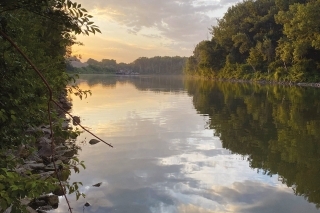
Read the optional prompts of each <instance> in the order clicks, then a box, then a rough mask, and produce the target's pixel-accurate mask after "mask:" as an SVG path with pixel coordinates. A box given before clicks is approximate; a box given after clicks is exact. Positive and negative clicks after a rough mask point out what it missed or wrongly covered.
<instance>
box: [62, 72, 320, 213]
mask: <svg viewBox="0 0 320 213" xmlns="http://www.w3.org/2000/svg"><path fill="white" fill-rule="evenodd" d="M92 79H95V80H92ZM81 82H82V83H81V87H90V88H91V89H92V92H93V96H92V97H90V98H89V99H87V100H85V101H82V102H81V101H79V100H78V99H76V98H74V108H73V113H75V114H79V115H81V118H82V119H83V121H82V123H83V124H84V125H85V126H89V127H91V128H92V131H93V132H95V133H97V134H99V136H100V137H102V138H103V139H105V140H106V141H108V142H111V143H112V144H113V145H114V146H115V148H114V149H109V148H108V147H106V146H105V145H104V144H96V145H94V146H91V145H89V144H86V143H84V144H83V145H82V146H83V148H82V149H83V151H82V152H81V154H80V156H79V158H80V159H81V160H84V161H85V164H86V166H87V169H86V170H83V171H81V172H80V174H73V175H72V176H71V181H82V182H83V185H84V186H83V187H82V188H81V189H80V190H81V191H82V192H84V193H86V195H87V197H86V198H82V199H80V200H79V201H75V200H74V198H73V197H71V198H70V199H71V205H72V206H73V208H74V212H82V211H83V209H82V206H83V204H84V203H85V202H89V203H90V204H91V206H90V207H88V208H85V212H122V213H123V212H142V213H144V212H147V213H151V212H190V213H196V212H201V213H207V212H319V211H318V210H317V209H316V208H315V205H314V204H311V203H308V202H307V201H306V200H305V199H304V198H303V197H301V196H295V195H294V194H293V191H292V189H291V188H288V187H287V186H286V185H285V184H282V182H283V183H287V184H288V181H287V179H288V178H287V177H286V176H285V175H284V174H282V173H281V172H280V168H281V169H284V170H286V171H288V172H289V171H290V172H291V171H292V173H294V172H296V174H298V173H299V171H298V170H297V169H296V170H291V169H292V168H295V167H294V165H296V164H295V162H290V163H281V162H282V161H284V160H282V158H281V153H279V152H280V151H285V150H283V148H279V147H278V149H279V150H280V151H279V150H278V149H276V147H275V145H276V144H278V143H277V142H274V145H273V146H271V145H269V144H268V143H269V141H276V140H275V138H277V137H276V136H277V135H278V133H277V131H278V130H277V128H276V127H278V126H279V125H280V124H281V125H284V123H283V122H282V123H281V122H280V121H277V122H276V121H275V120H274V117H276V114H275V115H274V114H273V113H275V111H278V110H279V109H280V108H279V107H280V106H275V105H273V104H272V102H271V100H272V99H275V98H274V97H275V95H273V94H272V93H271V92H270V90H271V89H272V90H275V91H279V92H280V93H282V95H286V94H287V92H285V90H282V89H281V88H276V89H274V88H272V87H270V88H269V89H268V88H265V89H263V88H262V89H261V88H260V87H258V88H251V87H250V86H246V85H243V86H241V89H239V88H238V87H239V86H234V87H233V86H232V85H231V86H230V85H227V84H213V83H212V82H211V83H209V82H202V81H200V82H195V81H191V80H189V81H185V82H184V81H183V80H182V79H181V78H176V79H172V78H160V77H156V78H152V77H148V78H146V77H142V76H138V77H135V78H122V79H117V78H112V79H109V78H108V77H105V78H104V77H102V76H98V77H97V76H85V77H84V78H82V81H81ZM108 82H109V83H108ZM164 82H167V83H164ZM110 85H112V86H110ZM184 88H187V91H186V90H185V89H184ZM259 91H260V92H259ZM288 92H289V89H288ZM315 96H316V94H315V95H314V97H313V98H315ZM280 97H282V99H283V96H281V95H280ZM301 97H302V96H301ZM257 98H258V99H257ZM310 98H312V97H310ZM264 99H266V100H264ZM282 99H281V102H279V103H278V104H279V105H280V104H282V103H284V102H286V101H287V100H290V99H289V97H287V96H285V99H284V100H283V101H282ZM276 100H278V99H276ZM292 100H293V99H292ZM268 101H269V102H270V103H269V102H268ZM297 101H298V100H297ZM267 102H268V103H267ZM297 103H298V102H297ZM289 106H292V104H289ZM304 106H307V104H305V105H304ZM257 108H259V109H257ZM259 110H261V111H259ZM267 113H271V114H270V115H268V114H267ZM288 113H289V112H288ZM246 115H248V117H246ZM315 117H316V116H313V118H314V119H315ZM304 119H306V117H304ZM286 121H288V119H287V120H286ZM302 123H303V122H302ZM272 125H273V126H272ZM283 129H286V128H283ZM282 135H285V134H282ZM306 137H307V136H306ZM84 138H89V136H88V135H87V134H82V136H81V138H80V139H79V141H81V140H83V139H84ZM295 138H296V139H297V137H295ZM271 139H272V140H271ZM310 140H311V139H310ZM304 142H306V143H307V141H304ZM314 143H315V142H314ZM315 144H316V143H315ZM271 147H273V148H271ZM225 148H228V149H225ZM299 149H300V148H299ZM314 151H315V152H316V149H314ZM300 154H301V153H300ZM300 154H297V156H300V157H301V156H303V155H305V154H306V153H305V154H301V155H300ZM309 154H310V153H308V156H307V157H308V158H310V157H311V156H313V157H311V158H313V159H316V160H317V158H316V153H314V155H309ZM279 156H280V157H279ZM265 157H266V158H265ZM273 157H277V158H273ZM284 157H286V156H284ZM268 158H272V159H268ZM285 159H286V158H285ZM299 160H300V161H301V163H302V162H307V161H308V163H311V161H309V160H307V161H304V160H302V159H300V158H299ZM271 162H273V163H271ZM287 164H289V166H292V167H286V168H282V167H284V166H287ZM302 165H303V164H299V169H303V168H302ZM273 166H276V167H275V168H274V167H273ZM309 168H313V169H316V165H314V164H311V165H309ZM258 169H260V170H261V171H262V172H259V173H258V172H257V170H258ZM284 170H281V171H284ZM263 171H265V173H270V174H275V175H273V176H272V177H271V176H270V175H265V174H264V172H263ZM301 171H302V170H301ZM312 171H314V172H318V170H312ZM277 173H279V174H280V176H278V175H276V174H277ZM308 174H311V172H309V173H308ZM306 175H307V174H305V176H306ZM281 178H282V179H281ZM279 179H280V181H279ZM308 180H309V179H308ZM314 180H316V177H314ZM281 181H282V182H281ZM98 182H102V185H101V186H100V187H98V188H97V187H93V186H92V185H93V184H95V183H98ZM294 183H296V182H294ZM308 184H311V183H308ZM314 184H317V183H314ZM288 185H289V186H293V183H292V184H291V185H290V184H288ZM295 186H296V187H295V189H297V188H298V184H297V185H295ZM314 189H316V190H317V189H318V188H314ZM297 194H299V193H298V192H297ZM308 195H310V194H308ZM306 197H307V198H308V199H309V201H311V200H310V197H309V196H306ZM312 202H314V201H312ZM315 203H316V202H315ZM64 206H65V203H64V201H63V200H61V204H60V207H59V209H58V210H56V211H57V212H59V211H60V212H66V208H65V207H64Z"/></svg>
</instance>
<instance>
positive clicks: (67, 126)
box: [61, 122, 72, 130]
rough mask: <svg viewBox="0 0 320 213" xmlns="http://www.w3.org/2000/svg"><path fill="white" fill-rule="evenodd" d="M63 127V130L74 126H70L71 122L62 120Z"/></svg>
mask: <svg viewBox="0 0 320 213" xmlns="http://www.w3.org/2000/svg"><path fill="white" fill-rule="evenodd" d="M61 128H62V129H63V130H67V129H72V127H71V126H70V124H69V122H62V126H61Z"/></svg>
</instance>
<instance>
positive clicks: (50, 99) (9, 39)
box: [0, 30, 72, 213]
mask: <svg viewBox="0 0 320 213" xmlns="http://www.w3.org/2000/svg"><path fill="white" fill-rule="evenodd" d="M0 34H1V36H2V37H3V38H4V39H5V40H7V41H8V42H9V43H10V44H11V45H12V46H13V47H14V48H15V49H16V50H17V51H18V52H19V53H20V54H21V55H22V57H23V58H24V59H25V60H26V61H27V62H28V63H29V64H30V66H31V67H32V68H33V70H34V71H35V72H36V73H37V74H38V76H39V77H40V78H41V80H42V82H43V83H44V84H45V85H46V87H47V89H48V92H49V100H48V109H47V110H48V119H49V124H50V137H51V153H52V163H53V166H54V170H55V173H56V175H57V178H58V180H59V184H60V187H61V189H62V191H63V195H64V197H65V199H66V201H67V204H68V208H69V211H70V212H71V213H72V209H71V206H70V203H69V200H68V198H67V195H66V191H65V188H64V187H63V185H62V181H61V179H60V176H59V173H58V170H57V166H56V163H55V161H54V160H53V159H54V150H53V149H54V140H53V128H52V118H51V113H50V112H51V106H50V102H51V101H52V100H53V99H52V97H53V96H52V89H51V87H50V86H49V84H48V82H47V80H46V79H45V78H44V76H43V75H42V74H41V72H40V71H39V70H38V69H37V68H36V66H35V65H34V64H33V63H32V62H31V61H30V59H29V58H28V57H27V56H26V55H25V54H24V53H23V52H22V50H21V49H20V48H19V47H18V46H17V45H16V44H15V43H14V42H13V41H12V40H11V38H10V37H9V36H7V35H6V34H5V33H4V32H2V31H1V30H0Z"/></svg>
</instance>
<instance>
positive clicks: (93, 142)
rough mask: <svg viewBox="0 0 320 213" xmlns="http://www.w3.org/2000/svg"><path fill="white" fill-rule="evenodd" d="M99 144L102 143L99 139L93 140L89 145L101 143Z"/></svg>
mask: <svg viewBox="0 0 320 213" xmlns="http://www.w3.org/2000/svg"><path fill="white" fill-rule="evenodd" d="M99 142H100V141H99V140H97V139H91V140H90V141H89V144H91V145H94V144H97V143H99Z"/></svg>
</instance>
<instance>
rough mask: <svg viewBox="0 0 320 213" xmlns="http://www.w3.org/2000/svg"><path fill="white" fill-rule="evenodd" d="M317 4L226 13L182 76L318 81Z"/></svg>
mask: <svg viewBox="0 0 320 213" xmlns="http://www.w3.org/2000/svg"><path fill="white" fill-rule="evenodd" d="M319 20H320V0H289V1H288V0H255V1H253V0H246V1H243V2H241V3H238V4H236V5H235V6H232V7H230V8H229V9H228V11H227V12H226V13H225V15H224V16H223V18H221V19H218V24H217V26H213V27H212V28H211V31H210V32H211V34H212V39H211V40H205V41H201V42H200V43H198V44H197V45H196V47H195V49H194V51H193V55H192V56H190V57H189V58H188V60H187V62H186V66H185V69H184V72H185V73H186V74H188V75H197V76H203V77H207V78H214V79H253V80H267V81H286V82H319V80H320V75H319V71H320V58H319V57H318V56H319V54H320V21H319Z"/></svg>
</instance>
